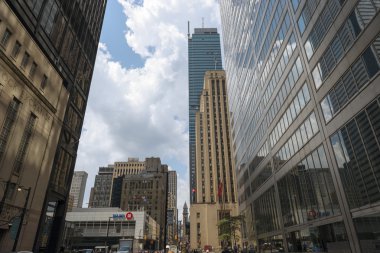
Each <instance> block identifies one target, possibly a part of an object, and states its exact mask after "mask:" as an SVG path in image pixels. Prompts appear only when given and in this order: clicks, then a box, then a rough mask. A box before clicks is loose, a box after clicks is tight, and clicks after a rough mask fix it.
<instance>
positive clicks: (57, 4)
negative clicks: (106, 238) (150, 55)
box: [0, 0, 106, 252]
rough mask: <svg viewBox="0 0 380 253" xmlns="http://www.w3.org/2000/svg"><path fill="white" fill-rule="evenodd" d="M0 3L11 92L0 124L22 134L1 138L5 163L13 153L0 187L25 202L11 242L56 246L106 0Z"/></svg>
mask: <svg viewBox="0 0 380 253" xmlns="http://www.w3.org/2000/svg"><path fill="white" fill-rule="evenodd" d="M0 4H1V8H0V10H1V12H2V14H1V15H2V16H1V22H0V25H1V30H0V32H1V34H0V36H1V43H2V47H1V50H0V51H1V52H2V53H3V52H4V53H5V54H1V59H2V60H3V61H4V63H5V64H4V65H3V66H7V67H6V68H4V69H7V68H9V69H12V71H13V72H14V73H12V76H13V77H16V76H17V78H15V79H14V78H13V79H12V82H8V81H7V82H6V83H7V84H8V85H9V87H11V89H12V90H13V91H18V93H15V92H13V93H8V94H9V95H10V98H11V99H9V98H7V99H5V97H3V96H2V98H1V102H2V104H4V105H6V106H5V107H4V108H9V109H7V110H8V112H7V113H2V114H1V115H2V118H1V121H2V122H6V124H5V125H4V124H3V123H2V124H3V126H5V127H4V128H3V130H4V131H5V132H4V134H5V135H4V136H15V135H14V134H15V132H14V130H16V129H17V131H18V133H21V132H22V134H21V135H17V136H20V138H22V139H19V140H18V141H17V140H16V139H15V140H13V141H12V147H11V144H9V145H8V144H7V143H10V142H8V141H9V139H8V137H7V138H6V140H2V141H3V144H4V143H5V144H6V145H4V146H3V145H2V147H4V148H5V147H7V149H6V150H4V152H5V153H4V154H5V156H4V157H8V160H7V164H12V163H10V162H11V160H10V159H12V158H11V156H8V155H10V154H12V153H14V154H17V156H16V157H17V158H16V160H14V161H15V162H16V163H17V166H15V169H14V171H12V173H11V174H9V173H8V172H10V171H7V172H6V173H4V174H3V171H1V175H2V176H3V175H4V177H7V179H9V180H7V182H9V183H7V184H6V185H7V187H6V190H5V192H7V193H8V194H10V193H12V192H13V190H12V189H17V187H19V186H23V187H24V188H25V190H24V191H26V192H25V194H24V195H26V196H25V197H24V199H26V201H28V200H30V203H27V205H26V207H25V209H24V210H25V211H23V212H25V213H26V215H25V217H26V218H28V219H30V221H25V220H24V221H25V222H24V223H25V226H21V230H20V233H18V238H15V240H14V241H15V243H16V244H17V243H18V245H16V248H17V250H18V249H28V250H31V249H32V248H33V251H35V252H39V251H46V252H56V251H57V249H58V247H60V246H61V235H62V232H63V230H64V229H63V228H64V223H65V211H66V207H67V202H68V199H69V189H70V184H71V179H72V176H73V172H74V166H75V160H76V152H77V148H78V143H79V138H80V134H81V129H82V123H83V118H84V113H85V109H86V103H87V97H88V92H89V87H90V83H91V78H92V72H93V66H94V63H95V57H96V52H97V47H98V41H99V36H100V31H101V27H102V22H103V17H104V11H105V6H106V0H101V1H91V0H67V1H66V0H65V1H63V0H45V1H42V0H30V1H25V0H3V1H0ZM2 69H3V68H2ZM7 72H8V70H7ZM8 73H10V72H8ZM4 76H5V75H2V77H4ZM7 80H11V79H9V78H7ZM18 84H21V86H20V88H21V89H20V88H18ZM8 105H9V106H8ZM26 105H28V106H26ZM28 108H29V109H31V110H29V109H28ZM2 110H4V109H2ZM18 113H22V117H17V115H18ZM18 119H22V120H21V121H20V120H18ZM4 120H5V121H4ZM15 120H16V121H15ZM44 122H45V123H44ZM13 123H15V124H13ZM13 126H18V127H17V128H16V127H15V128H13ZM20 129H25V131H20ZM34 129H36V131H34ZM17 143H21V145H20V146H19V147H17V146H15V145H17ZM38 143H39V144H38ZM42 143H45V144H42ZM35 144H38V145H37V146H36V145H35ZM7 145H8V146H7ZM32 145H33V150H32V149H30V146H32ZM8 148H10V149H8ZM16 163H15V164H16ZM26 168H27V169H26ZM14 172H15V173H14ZM23 173H27V174H25V175H23ZM16 174H18V175H17V176H16V177H13V176H11V175H16ZM28 175H31V176H28ZM8 186H9V187H8ZM20 189H22V188H20ZM5 195H6V194H4V193H3V196H5ZM11 195H13V194H10V195H9V198H8V200H7V201H9V202H10V203H14V204H16V206H22V201H23V200H21V195H17V196H19V197H15V198H13V197H14V196H11ZM37 196H38V197H37ZM41 197H42V198H43V199H42V200H41ZM5 202H6V201H5ZM2 203H4V201H2ZM41 207H42V210H41ZM35 216H39V217H35ZM37 223H38V229H37V226H35V224H37ZM15 224H16V223H15ZM22 224H23V223H22ZM31 224H32V225H31ZM27 226H28V228H26V227H27ZM26 229H28V231H27V233H25V230H26ZM51 231H54V233H51ZM3 235H4V233H1V236H3ZM5 236H6V237H8V236H9V235H8V234H7V233H5ZM16 237H17V236H16ZM7 240H8V241H12V238H11V239H10V238H9V237H8V238H7ZM2 241H3V242H5V240H2ZM19 242H22V243H19ZM2 249H6V248H3V247H2Z"/></svg>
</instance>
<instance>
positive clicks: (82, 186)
mask: <svg viewBox="0 0 380 253" xmlns="http://www.w3.org/2000/svg"><path fill="white" fill-rule="evenodd" d="M87 177H88V174H87V172H85V171H74V175H73V180H72V181H71V187H70V195H72V196H73V197H74V202H73V207H79V208H82V205H83V197H84V191H85V190H86V183H87Z"/></svg>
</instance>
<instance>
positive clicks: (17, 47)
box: [0, 28, 47, 90]
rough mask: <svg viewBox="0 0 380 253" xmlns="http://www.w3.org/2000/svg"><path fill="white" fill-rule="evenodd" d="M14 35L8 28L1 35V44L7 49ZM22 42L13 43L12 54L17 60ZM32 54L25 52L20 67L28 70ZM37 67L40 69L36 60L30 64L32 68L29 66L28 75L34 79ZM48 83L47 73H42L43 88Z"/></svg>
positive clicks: (41, 84)
mask: <svg viewBox="0 0 380 253" xmlns="http://www.w3.org/2000/svg"><path fill="white" fill-rule="evenodd" d="M11 36H12V32H11V31H10V30H9V29H8V28H6V29H5V31H4V33H3V36H2V37H1V41H0V45H1V46H2V47H3V48H4V49H5V50H6V49H7V47H8V44H9V40H10V38H11ZM21 47H22V45H21V43H20V42H19V41H17V40H16V42H15V44H14V45H13V49H12V52H11V56H12V57H13V58H14V59H15V60H16V59H17V57H18V56H19V54H20V52H21ZM30 58H31V57H30V55H29V53H28V52H27V51H25V52H24V55H23V57H22V60H21V64H20V68H21V69H22V70H26V68H27V67H28V65H29V63H30ZM37 69H38V65H37V63H36V62H35V61H33V62H32V63H31V65H30V68H29V73H28V77H29V79H30V80H32V81H33V80H34V78H35V75H36V72H37ZM46 84H47V76H46V75H44V74H43V75H42V76H41V81H40V88H41V89H42V90H44V89H45V87H46Z"/></svg>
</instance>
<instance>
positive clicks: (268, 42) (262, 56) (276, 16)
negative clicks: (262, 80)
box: [255, 1, 290, 71]
mask: <svg viewBox="0 0 380 253" xmlns="http://www.w3.org/2000/svg"><path fill="white" fill-rule="evenodd" d="M284 5H285V1H279V4H278V6H277V8H276V12H275V13H274V16H273V19H272V22H271V24H270V27H269V30H268V31H267V32H266V33H265V34H263V35H264V38H265V40H264V43H263V46H262V48H261V52H260V56H259V57H258V61H257V62H258V64H257V67H258V68H259V71H260V70H261V68H262V66H263V64H264V59H265V58H266V56H267V54H268V51H269V49H270V48H269V46H270V45H271V44H272V40H273V37H274V35H275V34H274V32H275V31H276V29H277V27H278V26H279V21H280V17H281V13H282V12H283V10H284ZM283 24H284V25H285V26H287V27H289V26H290V18H289V15H288V13H286V14H285V17H284V21H283ZM286 32H287V30H285V32H284V35H285V34H286ZM260 34H261V32H260ZM277 37H278V36H277ZM260 45H261V43H259V44H256V45H255V46H260ZM256 52H257V54H259V51H256Z"/></svg>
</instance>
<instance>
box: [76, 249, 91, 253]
mask: <svg viewBox="0 0 380 253" xmlns="http://www.w3.org/2000/svg"><path fill="white" fill-rule="evenodd" d="M78 253H94V250H93V249H80V250H78Z"/></svg>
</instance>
